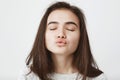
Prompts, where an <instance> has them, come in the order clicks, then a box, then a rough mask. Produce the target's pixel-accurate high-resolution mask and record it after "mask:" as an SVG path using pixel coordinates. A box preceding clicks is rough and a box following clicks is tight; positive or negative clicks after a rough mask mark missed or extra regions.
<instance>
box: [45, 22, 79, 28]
mask: <svg viewBox="0 0 120 80" xmlns="http://www.w3.org/2000/svg"><path fill="white" fill-rule="evenodd" d="M50 24H59V23H58V22H57V21H51V22H49V23H48V24H47V25H50ZM65 24H73V25H75V26H76V27H78V25H77V24H76V23H75V22H72V21H68V22H65Z"/></svg>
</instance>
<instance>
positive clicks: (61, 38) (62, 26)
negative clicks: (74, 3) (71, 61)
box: [45, 9, 80, 55]
mask: <svg viewBox="0 0 120 80" xmlns="http://www.w3.org/2000/svg"><path fill="white" fill-rule="evenodd" d="M79 39H80V26H79V20H78V17H77V16H76V15H75V14H74V13H72V12H71V11H70V10H67V9H58V10H54V11H53V12H51V13H50V15H49V16H48V19H47V28H46V32H45V44H46V48H47V49H48V50H49V51H50V52H51V53H53V54H55V55H58V54H59V55H70V54H72V53H74V52H75V50H76V49H77V47H78V43H79Z"/></svg>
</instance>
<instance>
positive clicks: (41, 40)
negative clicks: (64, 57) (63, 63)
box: [26, 2, 102, 80]
mask: <svg viewBox="0 0 120 80" xmlns="http://www.w3.org/2000/svg"><path fill="white" fill-rule="evenodd" d="M61 8H64V9H67V10H70V11H71V12H73V13H74V14H75V15H76V16H77V17H78V19H79V23H80V41H79V45H78V48H77V50H76V51H75V53H74V57H73V59H74V60H73V61H74V63H73V65H74V66H75V67H76V68H77V69H78V71H79V73H80V74H82V75H83V80H86V77H96V76H98V75H100V74H101V73H102V71H100V70H99V69H98V67H97V65H96V63H95V61H94V59H93V56H92V53H91V50H90V45H89V39H88V35H87V30H86V23H85V16H84V14H83V12H82V10H81V9H79V8H78V7H75V6H71V5H70V4H68V3H66V2H57V3H54V4H53V5H51V6H50V7H49V8H48V9H47V11H46V12H45V14H44V16H43V18H42V20H41V22H40V25H39V29H38V32H37V35H36V38H35V42H34V45H33V48H32V50H31V52H30V54H29V56H28V57H27V63H26V64H27V65H30V69H31V71H32V72H34V73H35V74H36V75H37V76H38V77H39V78H40V79H41V80H49V77H48V74H52V73H53V72H54V69H55V68H54V63H53V61H52V58H51V55H50V54H49V53H50V52H49V51H48V50H47V49H46V46H45V31H46V23H47V18H48V16H49V14H50V13H51V12H52V11H54V10H57V9H61ZM31 62H32V63H31ZM30 63H31V64H30Z"/></svg>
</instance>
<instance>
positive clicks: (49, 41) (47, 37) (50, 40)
mask: <svg viewBox="0 0 120 80" xmlns="http://www.w3.org/2000/svg"><path fill="white" fill-rule="evenodd" d="M53 39H54V37H53V35H52V34H51V33H49V32H46V34H45V44H46V47H47V46H50V45H52V44H53V41H54V40H53Z"/></svg>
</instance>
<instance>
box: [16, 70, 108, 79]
mask: <svg viewBox="0 0 120 80" xmlns="http://www.w3.org/2000/svg"><path fill="white" fill-rule="evenodd" d="M29 71H30V69H28V68H25V69H24V70H23V71H21V72H20V75H19V77H18V79H17V80H40V79H39V78H38V76H37V75H35V74H34V73H33V72H31V73H30V74H29V75H27V76H26V74H27V73H28V72H29ZM77 77H78V78H77ZM51 78H52V80H76V78H77V80H82V75H80V74H79V75H78V73H71V74H59V73H54V74H53V75H52V76H51ZM88 79H89V80H107V78H106V76H105V75H104V74H103V73H102V74H101V75H99V76H98V77H95V78H88V77H87V80H88Z"/></svg>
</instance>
